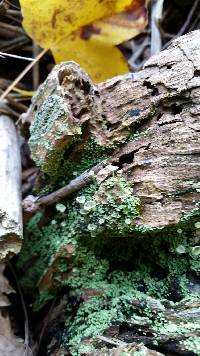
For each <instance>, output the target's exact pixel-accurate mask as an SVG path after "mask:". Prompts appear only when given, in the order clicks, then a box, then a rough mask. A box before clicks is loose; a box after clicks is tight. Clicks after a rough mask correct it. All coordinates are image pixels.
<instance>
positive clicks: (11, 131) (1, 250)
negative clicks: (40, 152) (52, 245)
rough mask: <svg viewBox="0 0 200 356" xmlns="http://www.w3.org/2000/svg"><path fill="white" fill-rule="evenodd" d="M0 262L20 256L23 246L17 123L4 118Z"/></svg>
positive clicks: (0, 121)
mask: <svg viewBox="0 0 200 356" xmlns="http://www.w3.org/2000/svg"><path fill="white" fill-rule="evenodd" d="M0 157H1V158H0V187H1V194H0V260H1V261H2V260H5V259H6V258H8V257H10V256H12V255H13V254H17V253H18V252H19V251H20V247H21V243H22V207H21V158H20V150H19V140H18V136H17V132H16V128H15V125H14V123H13V121H12V120H11V119H10V118H9V117H8V116H6V115H0Z"/></svg>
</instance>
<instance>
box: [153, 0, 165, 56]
mask: <svg viewBox="0 0 200 356" xmlns="http://www.w3.org/2000/svg"><path fill="white" fill-rule="evenodd" d="M163 3H164V0H154V1H153V3H152V11H151V55H154V54H157V53H159V52H160V51H161V48H162V38H161V33H160V29H159V22H160V20H161V19H162V12H163Z"/></svg>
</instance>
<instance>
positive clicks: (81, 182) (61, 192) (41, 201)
mask: <svg viewBox="0 0 200 356" xmlns="http://www.w3.org/2000/svg"><path fill="white" fill-rule="evenodd" d="M107 164H108V161H107V160H104V161H102V162H100V163H98V164H97V165H96V166H94V167H92V168H91V169H90V170H87V171H85V172H83V173H82V174H81V175H80V176H79V177H77V178H75V179H73V180H71V182H70V183H69V184H67V185H66V186H64V187H63V188H60V189H58V190H56V191H55V192H53V193H50V194H48V195H45V196H43V197H38V198H37V197H33V196H28V197H26V198H25V199H24V200H23V210H24V212H25V213H29V214H33V213H35V212H36V211H39V210H40V209H41V208H42V207H45V206H48V205H52V204H54V203H57V202H58V201H60V200H61V199H64V198H66V197H68V196H69V195H71V194H72V193H75V192H77V191H79V190H80V189H82V188H84V187H86V186H87V185H88V184H90V183H91V182H92V180H93V176H92V174H91V173H94V174H97V173H98V172H99V171H100V170H101V169H102V168H103V167H105V166H106V165H107Z"/></svg>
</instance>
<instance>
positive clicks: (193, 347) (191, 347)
mask: <svg viewBox="0 0 200 356" xmlns="http://www.w3.org/2000/svg"><path fill="white" fill-rule="evenodd" d="M183 344H184V346H185V347H186V348H187V349H188V351H191V352H194V354H195V355H197V356H199V355H200V336H191V337H189V338H187V339H186V340H185V341H184V342H183Z"/></svg>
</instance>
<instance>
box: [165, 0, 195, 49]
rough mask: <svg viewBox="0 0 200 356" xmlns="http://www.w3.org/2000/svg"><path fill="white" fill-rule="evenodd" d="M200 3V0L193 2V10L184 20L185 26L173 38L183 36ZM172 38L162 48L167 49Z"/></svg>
mask: <svg viewBox="0 0 200 356" xmlns="http://www.w3.org/2000/svg"><path fill="white" fill-rule="evenodd" d="M198 4H199V0H196V1H195V2H194V4H193V6H192V7H191V10H190V12H189V14H188V17H187V19H186V21H185V22H184V24H183V26H182V27H181V29H180V30H179V31H178V33H177V34H176V35H175V36H174V37H173V39H172V40H174V39H175V38H177V37H179V36H182V35H183V34H184V33H185V32H186V29H187V27H188V26H189V25H190V22H191V20H192V16H193V15H194V13H195V11H196V9H197V6H198ZM172 40H170V41H168V42H167V43H165V45H164V46H163V48H162V49H165V48H167V47H168V46H169V45H170V43H171V42H172Z"/></svg>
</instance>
